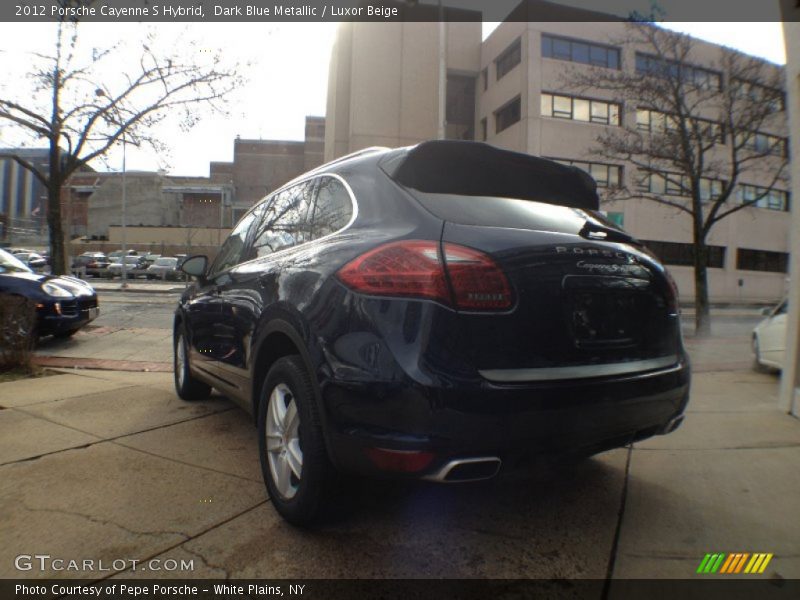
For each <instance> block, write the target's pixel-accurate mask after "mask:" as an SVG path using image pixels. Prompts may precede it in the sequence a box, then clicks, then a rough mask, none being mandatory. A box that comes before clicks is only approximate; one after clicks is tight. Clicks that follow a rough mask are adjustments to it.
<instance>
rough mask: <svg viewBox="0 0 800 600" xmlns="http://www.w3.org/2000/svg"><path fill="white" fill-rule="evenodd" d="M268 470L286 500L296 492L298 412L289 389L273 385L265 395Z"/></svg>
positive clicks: (299, 466)
mask: <svg viewBox="0 0 800 600" xmlns="http://www.w3.org/2000/svg"><path fill="white" fill-rule="evenodd" d="M266 438H267V439H266V448H267V460H268V462H269V470H270V473H271V475H272V481H273V482H274V483H275V487H276V489H277V490H278V493H279V494H280V495H281V496H282V497H283V498H284V499H285V500H289V499H291V498H293V497H294V495H295V494H296V493H297V489H298V487H299V486H300V478H301V477H302V474H303V450H302V449H301V448H300V415H299V413H298V412H297V403H296V402H295V401H294V396H293V394H292V391H291V389H289V386H287V385H286V384H285V383H279V384H278V385H276V386H275V387H274V388H273V389H272V392H271V393H270V395H269V405H268V407H267V422H266Z"/></svg>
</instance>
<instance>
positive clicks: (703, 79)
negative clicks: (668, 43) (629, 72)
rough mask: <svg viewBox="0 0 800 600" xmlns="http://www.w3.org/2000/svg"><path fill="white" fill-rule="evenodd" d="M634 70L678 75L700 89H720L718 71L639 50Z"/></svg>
mask: <svg viewBox="0 0 800 600" xmlns="http://www.w3.org/2000/svg"><path fill="white" fill-rule="evenodd" d="M636 72H637V73H642V74H643V75H654V76H656V77H670V78H676V79H677V78H678V77H680V79H681V80H682V81H684V82H687V83H690V84H692V85H694V86H696V87H697V88H699V89H701V90H709V91H710V90H721V89H722V74H721V73H720V72H719V71H712V70H711V69H704V68H703V67H695V66H693V65H687V64H683V63H679V62H677V61H674V60H666V59H663V58H660V57H658V56H653V55H650V54H643V53H641V52H637V53H636Z"/></svg>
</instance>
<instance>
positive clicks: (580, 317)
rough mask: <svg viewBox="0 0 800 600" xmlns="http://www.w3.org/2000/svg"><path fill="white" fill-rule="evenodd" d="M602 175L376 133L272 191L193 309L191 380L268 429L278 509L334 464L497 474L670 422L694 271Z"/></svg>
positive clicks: (429, 474)
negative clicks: (684, 298) (633, 227)
mask: <svg viewBox="0 0 800 600" xmlns="http://www.w3.org/2000/svg"><path fill="white" fill-rule="evenodd" d="M597 209H598V197H597V193H596V189H595V184H594V181H593V180H592V179H591V178H590V177H589V176H588V175H586V174H584V173H583V172H581V171H579V170H577V169H575V168H573V167H567V166H563V165H560V164H557V163H554V162H551V161H547V160H543V159H539V158H535V157H531V156H528V155H523V154H517V153H513V152H507V151H503V150H499V149H496V148H493V147H491V146H488V145H486V144H480V143H473V142H446V141H437V142H425V143H422V144H419V145H417V146H414V147H411V148H402V149H396V150H389V149H370V150H366V151H362V152H360V153H356V154H354V155H350V156H348V157H345V158H342V159H339V160H337V161H334V162H332V163H328V164H327V165H323V166H322V167H319V168H318V169H316V170H314V171H311V172H309V173H307V174H305V175H303V176H301V177H299V178H298V179H296V180H294V181H292V182H290V183H289V184H287V185H286V186H284V187H282V188H281V189H279V190H277V191H275V192H273V193H272V194H270V195H269V196H268V197H267V198H265V199H264V200H263V201H261V202H260V203H258V204H257V205H256V206H255V207H254V208H253V209H251V210H250V211H249V212H248V213H247V214H246V215H245V216H244V217H243V218H242V219H241V220H240V221H239V223H238V224H237V225H236V227H235V228H234V230H233V231H232V233H231V235H230V237H229V238H228V239H227V240H226V241H225V243H224V244H223V245H222V247H221V248H220V250H219V253H218V255H217V256H216V258H215V259H214V261H213V262H212V263H211V264H210V265H208V264H207V260H206V258H205V257H193V258H190V259H189V260H187V261H186V262H185V263H184V265H183V267H182V268H183V270H185V271H186V272H187V273H189V274H190V275H194V276H196V277H197V281H196V283H195V284H194V285H193V286H192V287H191V288H189V289H188V290H187V291H186V292H185V293H184V295H183V297H182V299H181V302H180V305H179V307H178V310H177V312H176V315H175V383H176V387H177V391H178V394H179V395H180V396H181V397H182V398H184V399H187V400H192V399H198V398H203V397H206V396H207V395H208V394H209V392H210V388H211V387H214V388H216V389H217V390H219V391H220V392H221V393H223V394H225V395H226V396H228V397H230V398H231V399H233V400H235V401H236V402H238V403H240V404H241V405H242V406H244V408H246V409H247V410H248V411H250V412H251V413H252V414H253V415H254V417H255V421H256V424H257V426H258V435H259V450H260V454H261V466H262V471H263V475H264V479H265V482H266V486H267V489H268V491H269V495H270V497H271V499H272V502H273V503H274V505H275V508H276V509H277V510H278V512H279V513H280V514H281V515H282V516H283V517H284V518H286V519H287V520H289V521H291V522H294V523H303V522H307V521H309V520H311V519H313V518H314V517H315V516H316V515H317V514H318V512H319V509H320V508H321V507H322V506H324V502H325V498H326V495H327V494H329V493H330V482H331V479H332V477H331V476H332V474H333V473H334V472H336V471H347V472H351V473H352V472H355V473H361V474H394V475H399V476H406V477H414V478H424V479H429V480H433V481H440V482H455V481H471V480H479V479H487V478H490V477H493V476H494V475H496V474H497V473H498V472H499V471H500V470H501V468H503V467H504V466H505V467H507V466H510V465H514V464H517V463H518V462H519V461H520V460H521V459H524V458H526V457H530V456H531V455H536V454H545V453H547V454H551V453H570V454H572V453H579V454H592V453H596V452H599V451H601V450H606V449H610V448H615V447H620V446H624V445H625V444H628V443H630V442H632V441H635V440H640V439H643V438H646V437H649V436H652V435H654V434H660V433H668V432H670V431H672V430H673V429H675V428H676V427H677V426H678V425H679V424H680V422H681V420H682V418H683V411H684V409H685V407H686V403H687V400H688V393H689V381H690V368H689V364H688V359H687V356H686V354H685V351H684V348H683V343H682V338H681V332H680V323H679V317H678V309H677V298H676V290H675V287H674V283H673V282H672V279H671V278H670V276H669V275H668V274H667V272H666V271H665V269H664V267H663V266H662V265H661V264H660V263H659V262H658V260H657V259H656V258H655V257H654V256H653V255H652V254H651V253H649V252H648V251H647V250H646V249H645V248H643V247H642V246H641V245H640V244H639V243H638V242H637V241H636V240H634V239H633V238H631V237H630V236H629V235H628V234H626V233H624V232H623V231H621V230H619V229H617V228H616V227H615V226H614V225H612V224H611V223H609V222H608V221H606V220H604V218H603V217H602V216H601V215H600V214H599V213H598V212H596V211H597Z"/></svg>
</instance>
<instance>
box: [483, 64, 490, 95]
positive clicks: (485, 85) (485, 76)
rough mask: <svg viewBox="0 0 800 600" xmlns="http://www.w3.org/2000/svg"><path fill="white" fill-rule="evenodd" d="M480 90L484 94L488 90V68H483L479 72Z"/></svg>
mask: <svg viewBox="0 0 800 600" xmlns="http://www.w3.org/2000/svg"><path fill="white" fill-rule="evenodd" d="M481 88H483V91H484V92H485V91H486V90H488V89H489V67H484V69H483V70H482V71H481Z"/></svg>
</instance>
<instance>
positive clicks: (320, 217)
mask: <svg viewBox="0 0 800 600" xmlns="http://www.w3.org/2000/svg"><path fill="white" fill-rule="evenodd" d="M352 216H353V202H352V201H351V200H350V194H349V193H348V192H347V188H345V187H344V184H343V183H342V182H341V181H339V180H338V179H336V178H334V177H323V178H322V179H320V182H319V188H318V189H317V202H316V204H315V206H314V220H313V223H312V225H311V238H312V239H315V240H316V239H318V238H321V237H323V236H326V235H329V234H331V233H334V232H335V231H339V230H340V229H341V228H342V227H344V226H345V225H347V224H348V223H349V222H350V219H351V218H352Z"/></svg>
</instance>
